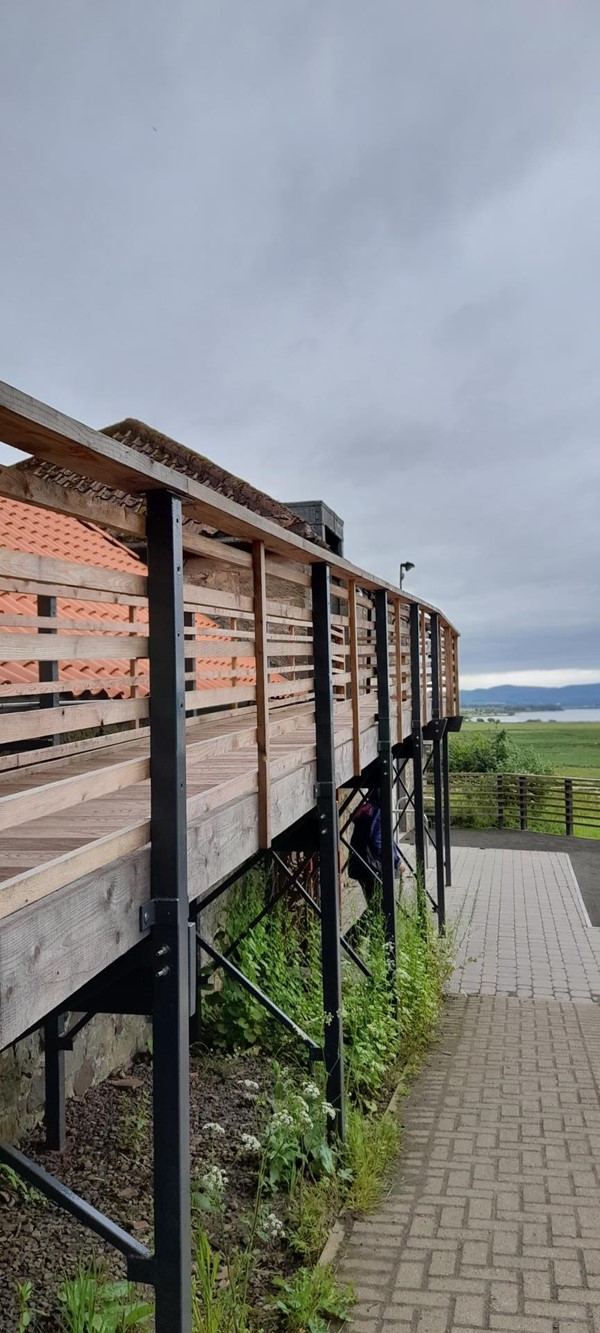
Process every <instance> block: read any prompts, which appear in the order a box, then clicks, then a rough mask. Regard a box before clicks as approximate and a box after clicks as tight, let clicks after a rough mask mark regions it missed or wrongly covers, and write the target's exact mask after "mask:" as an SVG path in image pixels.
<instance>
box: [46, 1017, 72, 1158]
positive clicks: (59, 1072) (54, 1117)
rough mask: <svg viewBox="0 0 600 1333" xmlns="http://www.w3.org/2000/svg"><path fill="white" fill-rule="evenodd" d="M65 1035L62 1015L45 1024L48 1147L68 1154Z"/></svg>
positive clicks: (51, 1018) (47, 1020)
mask: <svg viewBox="0 0 600 1333" xmlns="http://www.w3.org/2000/svg"><path fill="white" fill-rule="evenodd" d="M64 1034H65V1021H64V1018H63V1016H62V1014H53V1015H52V1016H51V1017H50V1018H47V1019H46V1022H45V1023H44V1075H45V1128H46V1147H47V1148H49V1149H50V1151H51V1152H64V1150H65V1147H66V1144H67V1129H66V1119H65V1049H64V1046H63V1045H62V1042H61V1039H62V1038H63V1037H64Z"/></svg>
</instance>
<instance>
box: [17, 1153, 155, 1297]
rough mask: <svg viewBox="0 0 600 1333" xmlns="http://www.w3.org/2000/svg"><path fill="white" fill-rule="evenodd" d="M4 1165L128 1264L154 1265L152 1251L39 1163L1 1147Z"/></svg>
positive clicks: (146, 1278) (146, 1279) (145, 1279)
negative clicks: (80, 1223)
mask: <svg viewBox="0 0 600 1333" xmlns="http://www.w3.org/2000/svg"><path fill="white" fill-rule="evenodd" d="M0 1162H3V1163H4V1165H5V1166H8V1167H10V1168H11V1170H12V1171H15V1172H16V1174H17V1175H18V1176H19V1177H20V1179H21V1180H25V1181H27V1184H28V1185H32V1186H33V1188H34V1189H36V1190H39V1192H40V1194H43V1195H44V1197H45V1198H46V1199H50V1200H51V1201H52V1203H55V1204H57V1205H58V1207H59V1208H63V1209H64V1210H65V1212H67V1213H70V1214H71V1216H72V1217H75V1218H77V1221H78V1222H82V1223H83V1225H84V1226H86V1227H88V1228H89V1230H90V1231H94V1232H95V1234H96V1235H97V1236H100V1237H101V1238H102V1240H105V1241H106V1242H107V1244H108V1245H112V1247H113V1249H115V1250H119V1251H120V1253H121V1254H124V1255H125V1257H126V1258H127V1260H128V1263H130V1262H131V1261H132V1260H138V1261H141V1262H143V1263H144V1265H146V1264H149V1263H151V1262H152V1255H151V1253H150V1250H148V1249H147V1247H146V1246H145V1245H142V1243H141V1241H139V1240H136V1239H135V1237H134V1236H130V1235H129V1234H128V1232H127V1231H124V1230H123V1229H122V1227H120V1226H117V1223H116V1222H112V1221H111V1219H110V1218H109V1217H105V1216H104V1213H100V1212H98V1209H97V1208H94V1207H93V1205H92V1204H91V1203H88V1202H87V1199H82V1198H81V1196H80V1195H79V1194H74V1192H73V1190H70V1189H69V1188H68V1186H67V1185H63V1183H62V1181H60V1180H58V1179H57V1177H56V1176H52V1175H50V1173H49V1172H48V1171H44V1168H43V1167H42V1166H38V1164H37V1162H32V1161H31V1160H30V1158H29V1157H25V1155H24V1154H23V1153H21V1152H19V1150H18V1149H17V1148H12V1147H10V1146H9V1145H8V1144H7V1143H0ZM150 1280H151V1279H149V1278H148V1277H145V1278H144V1281H146V1282H148V1281H150Z"/></svg>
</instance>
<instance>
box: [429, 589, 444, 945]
mask: <svg viewBox="0 0 600 1333" xmlns="http://www.w3.org/2000/svg"><path fill="white" fill-rule="evenodd" d="M430 626H431V694H432V714H433V716H432V721H433V821H434V828H435V877H436V889H437V894H436V896H437V919H438V930H439V932H440V934H443V933H444V931H445V929H446V867H445V865H444V794H443V781H442V741H443V737H444V732H445V729H446V728H445V723H444V722H443V721H442V720H441V718H440V618H439V616H438V614H437V612H432V615H431V620H430Z"/></svg>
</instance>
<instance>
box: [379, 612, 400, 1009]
mask: <svg viewBox="0 0 600 1333" xmlns="http://www.w3.org/2000/svg"><path fill="white" fill-rule="evenodd" d="M375 617H376V618H375V635H376V644H377V739H378V747H377V748H378V753H379V808H380V811H381V897H382V906H383V915H384V921H385V935H386V942H387V945H388V949H389V955H390V956H389V964H390V972H391V974H392V978H393V979H394V993H395V975H396V966H397V949H396V876H395V872H394V766H393V762H392V735H391V729H390V649H389V635H388V596H387V592H386V590H385V588H378V590H377V592H376V593H375Z"/></svg>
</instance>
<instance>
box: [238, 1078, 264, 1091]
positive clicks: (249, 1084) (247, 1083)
mask: <svg viewBox="0 0 600 1333" xmlns="http://www.w3.org/2000/svg"><path fill="white" fill-rule="evenodd" d="M238 1083H239V1084H240V1086H241V1087H242V1088H245V1089H246V1091H247V1092H259V1091H260V1089H259V1086H258V1083H257V1082H256V1080H255V1079H253V1078H239V1079H238Z"/></svg>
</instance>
